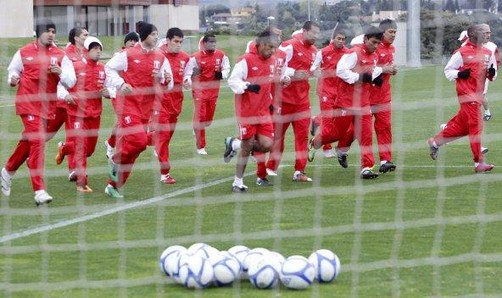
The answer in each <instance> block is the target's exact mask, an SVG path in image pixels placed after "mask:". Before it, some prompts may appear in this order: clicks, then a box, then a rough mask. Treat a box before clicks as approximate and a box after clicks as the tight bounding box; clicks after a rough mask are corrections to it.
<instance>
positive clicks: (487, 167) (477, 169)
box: [474, 162, 495, 173]
mask: <svg viewBox="0 0 502 298" xmlns="http://www.w3.org/2000/svg"><path fill="white" fill-rule="evenodd" d="M494 167H495V166H494V165H492V164H486V163H484V162H481V163H479V164H478V165H477V166H476V167H475V168H474V172H476V173H483V172H489V171H491V170H493V168H494Z"/></svg>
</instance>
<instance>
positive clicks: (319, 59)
mask: <svg viewBox="0 0 502 298" xmlns="http://www.w3.org/2000/svg"><path fill="white" fill-rule="evenodd" d="M321 62H322V51H321V50H319V51H317V54H316V55H315V58H314V62H312V66H310V72H311V73H314V74H315V76H316V77H320V75H321V70H320V67H321Z"/></svg>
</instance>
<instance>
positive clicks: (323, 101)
mask: <svg viewBox="0 0 502 298" xmlns="http://www.w3.org/2000/svg"><path fill="white" fill-rule="evenodd" d="M346 51H347V48H346V47H345V31H344V30H343V29H341V28H337V29H335V30H334V31H333V34H332V36H331V42H330V43H329V45H328V46H326V47H324V48H322V49H321V50H319V51H318V52H317V55H316V58H315V60H314V63H313V64H312V67H311V68H310V70H311V71H312V72H314V73H315V72H318V73H319V79H318V84H317V94H318V96H319V107H320V109H321V113H320V115H319V116H318V117H313V118H312V123H311V128H310V134H311V135H312V136H315V134H316V131H317V129H316V126H321V129H326V130H332V129H333V127H332V126H333V121H334V117H333V110H334V104H335V99H336V94H337V90H338V84H339V82H338V81H339V80H340V78H338V77H337V76H336V65H337V64H338V61H340V58H342V55H343V54H344V53H345V52H346ZM323 151H324V155H325V156H326V157H333V152H332V148H331V144H325V145H323ZM309 157H310V156H309ZM311 157H313V156H311ZM309 161H312V160H310V158H309Z"/></svg>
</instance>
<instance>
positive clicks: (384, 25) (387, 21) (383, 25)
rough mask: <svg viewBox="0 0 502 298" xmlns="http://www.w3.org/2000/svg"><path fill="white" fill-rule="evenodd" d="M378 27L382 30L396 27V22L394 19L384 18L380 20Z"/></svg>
mask: <svg viewBox="0 0 502 298" xmlns="http://www.w3.org/2000/svg"><path fill="white" fill-rule="evenodd" d="M378 28H380V29H381V30H382V31H383V32H385V31H387V30H388V29H397V23H396V22H395V21H394V20H391V19H385V20H383V21H381V22H380V25H378Z"/></svg>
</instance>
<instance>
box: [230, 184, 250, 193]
mask: <svg viewBox="0 0 502 298" xmlns="http://www.w3.org/2000/svg"><path fill="white" fill-rule="evenodd" d="M247 191H248V187H247V186H246V185H244V184H242V185H232V192H235V193H244V192H247Z"/></svg>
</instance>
